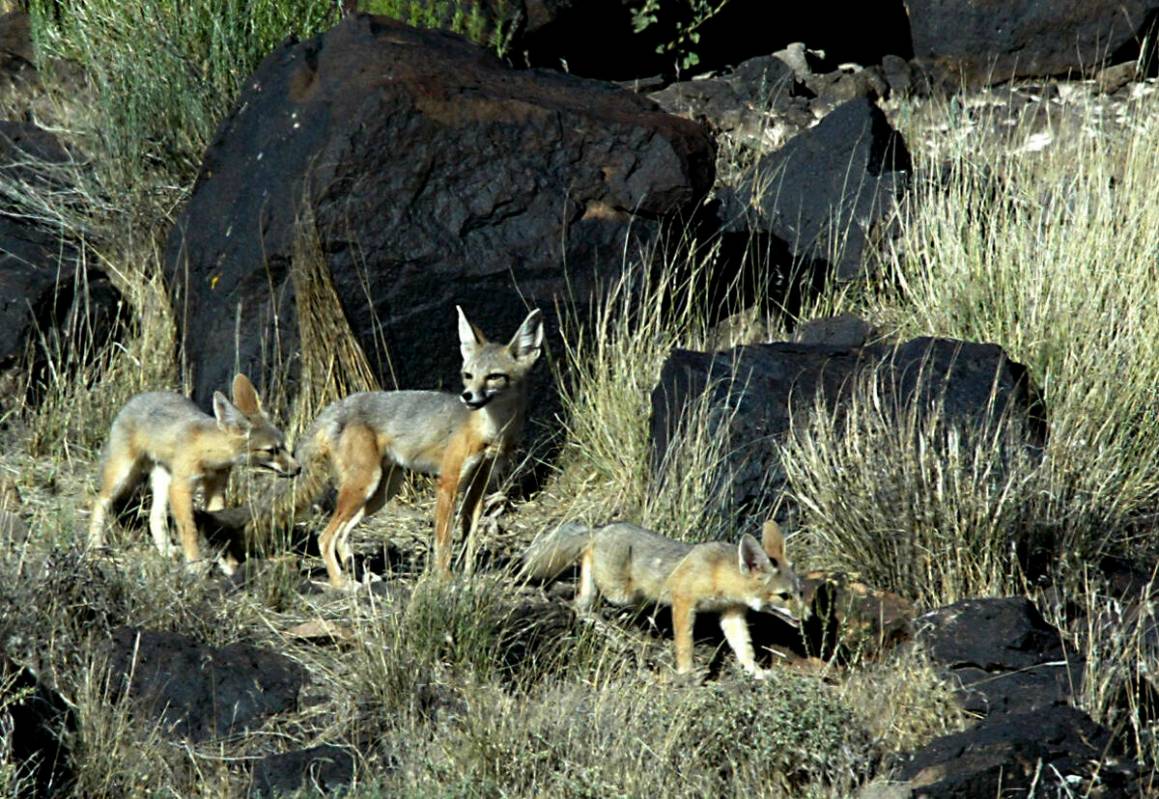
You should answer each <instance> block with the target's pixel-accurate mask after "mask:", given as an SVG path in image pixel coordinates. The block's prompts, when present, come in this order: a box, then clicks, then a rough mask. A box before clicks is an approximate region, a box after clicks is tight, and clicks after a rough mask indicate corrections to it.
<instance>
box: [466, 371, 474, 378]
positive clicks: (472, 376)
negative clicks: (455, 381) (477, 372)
mask: <svg viewBox="0 0 1159 799" xmlns="http://www.w3.org/2000/svg"><path fill="white" fill-rule="evenodd" d="M473 378H474V375H472V374H471V373H470V372H463V379H464V380H471V379H473Z"/></svg>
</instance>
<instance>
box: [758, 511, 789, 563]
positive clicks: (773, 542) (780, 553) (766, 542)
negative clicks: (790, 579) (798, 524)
mask: <svg viewBox="0 0 1159 799" xmlns="http://www.w3.org/2000/svg"><path fill="white" fill-rule="evenodd" d="M761 547H762V548H763V549H764V550H765V554H766V555H768V556H769V559H770V560H771V561H772V562H773V565H774V566H778V567H779V566H780V565H781V564H782V563H784V562H785V536H784V535H782V534H781V527H780V525H778V524H777V523H776V522H775V521H773V520H772V519H769V520H768V521H767V522H765V526H764V529H763V530H762V532H761Z"/></svg>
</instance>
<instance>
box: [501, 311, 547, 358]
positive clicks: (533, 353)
mask: <svg viewBox="0 0 1159 799" xmlns="http://www.w3.org/2000/svg"><path fill="white" fill-rule="evenodd" d="M507 349H508V351H509V352H510V353H511V357H512V358H514V359H515V360H517V361H523V362H525V363H526V364H527V365H528V366H530V365H531V364H533V363H535V359H536V358H538V357H539V353H541V352H542V351H543V314H541V313H540V312H539V309H538V308H536V309H535V310H534V311H532V312H531V313H529V314H528V315H527V318H526V319H524V320H523V324H521V325H520V326H519V330H517V331H515V336H514V337H513V338H512V339H511V342H510V343H509V344H508V345H507Z"/></svg>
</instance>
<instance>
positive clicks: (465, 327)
mask: <svg viewBox="0 0 1159 799" xmlns="http://www.w3.org/2000/svg"><path fill="white" fill-rule="evenodd" d="M455 310H456V311H458V312H459V350H460V352H462V353H463V360H464V361H465V360H467V359H469V358H471V357H472V356H473V355H474V354H475V353H476V352H478V351H479V348H480V347H481V346H483V345H484V344H486V343H487V337H486V336H484V335H483V331H482V330H480V329H479V328H477V327H475V326H474V325H473V324H471V323H470V322H469V321H467V315H466V314H465V313H463V309H462V307H460V306H458V305H456V306H455Z"/></svg>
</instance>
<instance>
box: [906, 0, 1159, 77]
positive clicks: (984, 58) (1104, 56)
mask: <svg viewBox="0 0 1159 799" xmlns="http://www.w3.org/2000/svg"><path fill="white" fill-rule="evenodd" d="M905 5H906V8H907V10H908V12H909V23H910V28H911V32H912V35H913V53H914V57H915V59H916V60H917V61H919V62H920V63H922V64H923V65H925V66H927V67H929V68H931V69H933V70H934V71H936V72H942V73H946V74H949V75H952V76H954V78H956V79H957V81H959V82H964V83H965V84H966V85H968V86H971V87H975V86H981V85H985V84H989V83H1001V82H1004V81H1008V80H1012V79H1014V78H1024V77H1046V76H1053V75H1067V74H1071V73H1074V74H1079V73H1090V72H1091V71H1093V70H1096V69H1098V68H1099V67H1101V66H1102V65H1103V64H1105V63H1118V62H1121V61H1127V60H1133V59H1134V58H1135V56H1137V55H1138V54H1139V45H1138V43H1139V42H1142V41H1144V40H1145V39H1146V34H1147V33H1148V31H1149V30H1151V29H1152V26H1153V24H1154V16H1153V15H1154V14H1155V12H1156V11H1157V10H1159V0H1049V2H1043V0H1010V1H1009V2H977V1H976V0H905Z"/></svg>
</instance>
